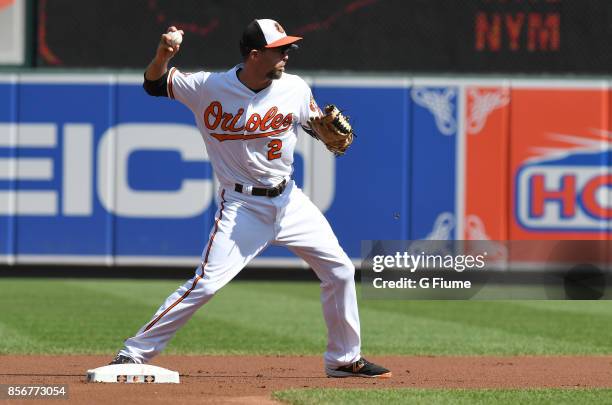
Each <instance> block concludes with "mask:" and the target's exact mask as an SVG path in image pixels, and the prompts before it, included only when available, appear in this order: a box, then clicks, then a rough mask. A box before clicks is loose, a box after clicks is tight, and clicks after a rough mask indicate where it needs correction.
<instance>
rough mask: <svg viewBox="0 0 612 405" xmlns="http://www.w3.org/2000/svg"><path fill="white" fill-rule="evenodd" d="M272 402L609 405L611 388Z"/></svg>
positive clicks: (307, 396)
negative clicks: (603, 404) (590, 404)
mask: <svg viewBox="0 0 612 405" xmlns="http://www.w3.org/2000/svg"><path fill="white" fill-rule="evenodd" d="M273 396H274V398H275V399H278V400H280V401H283V402H287V403H290V404H294V405H314V404H316V405H326V404H329V405H339V404H351V405H359V404H385V405H392V404H437V405H446V404H449V405H450V404H452V405H463V404H512V405H514V404H530V405H539V404H555V405H560V404H568V405H574V404H579V403H598V404H602V403H611V402H612V390H610V389H588V390H587V389H557V390H555V389H530V390H437V389H408V388H405V389H393V390H390V389H387V390H385V389H377V390H372V389H369V390H361V389H359V390H357V389H352V390H339V389H306V390H287V391H279V392H275V393H274V394H273Z"/></svg>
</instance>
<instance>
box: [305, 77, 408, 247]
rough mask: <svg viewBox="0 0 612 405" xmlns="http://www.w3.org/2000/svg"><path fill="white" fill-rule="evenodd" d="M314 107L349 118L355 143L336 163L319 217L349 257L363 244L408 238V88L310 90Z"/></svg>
mask: <svg viewBox="0 0 612 405" xmlns="http://www.w3.org/2000/svg"><path fill="white" fill-rule="evenodd" d="M313 91H314V95H315V98H316V99H317V101H318V103H319V106H320V107H321V108H322V107H323V106H324V105H325V104H328V103H334V104H337V105H339V106H342V109H343V110H344V113H345V114H347V115H348V116H349V117H351V118H352V122H353V124H354V129H355V133H356V134H357V138H356V139H355V141H354V142H353V145H352V146H351V148H350V149H349V151H348V152H347V153H346V155H344V156H342V157H339V158H337V159H336V172H335V181H336V187H335V194H334V200H333V204H332V205H331V206H330V207H329V209H328V210H327V211H325V215H326V216H327V218H328V220H329V221H330V223H331V225H332V227H333V229H334V230H335V231H336V235H337V236H338V240H339V241H340V243H341V245H342V246H343V247H344V249H345V251H346V252H347V253H348V255H349V256H351V257H359V255H360V249H361V241H362V240H364V239H383V238H384V239H409V238H410V230H409V205H410V197H411V196H410V187H409V185H410V184H409V181H410V177H409V176H410V172H409V167H408V165H409V162H410V159H409V157H410V155H411V150H410V144H409V142H408V134H409V128H410V122H409V115H408V112H409V111H410V109H411V106H410V104H411V102H410V99H409V89H408V88H407V87H405V86H402V84H401V83H400V82H399V81H398V84H397V85H396V86H394V87H390V86H384V87H382V86H375V85H373V86H370V87H364V86H360V85H358V84H355V85H353V86H350V87H349V86H316V83H315V87H314V90H313Z"/></svg>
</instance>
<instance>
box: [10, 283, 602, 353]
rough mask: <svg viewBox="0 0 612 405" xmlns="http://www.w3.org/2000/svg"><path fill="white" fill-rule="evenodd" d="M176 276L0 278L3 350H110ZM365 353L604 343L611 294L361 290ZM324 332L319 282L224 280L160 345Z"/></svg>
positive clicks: (220, 348) (596, 349) (210, 345)
mask: <svg viewBox="0 0 612 405" xmlns="http://www.w3.org/2000/svg"><path fill="white" fill-rule="evenodd" d="M180 284H181V283H180V282H178V281H159V280H154V281H152V280H138V281H134V280H71V279H16V278H0V308H2V311H1V312H0V354H8V353H23V354H25V353H33V354H38V353H40V354H57V353H83V354H112V353H114V352H115V351H116V350H117V349H118V348H119V347H120V346H121V343H122V341H123V340H124V339H125V338H127V337H129V336H130V335H132V334H133V333H135V332H136V331H137V330H138V329H139V328H140V327H141V326H142V325H143V324H144V323H145V322H147V321H148V320H150V319H151V317H152V315H153V313H154V312H155V311H156V310H157V308H158V306H159V305H160V304H161V303H162V302H163V300H164V299H165V298H166V297H167V296H168V295H169V294H170V293H172V292H173V291H174V290H175V289H176V288H177V287H178V286H179V285H180ZM359 308H360V314H361V324H362V336H363V347H364V352H365V353H366V354H368V355H384V354H404V355H517V354H523V355H527V354H530V355H570V354H586V355H588V354H590V355H596V354H610V353H612V339H610V338H609V337H610V336H611V335H612V322H610V321H611V320H612V302H611V301H489V302H486V301H399V300H393V301H382V300H360V305H359ZM325 345H326V332H325V325H324V322H323V317H322V314H321V305H320V302H319V287H318V284H316V283H289V282H233V283H230V285H229V286H227V287H225V288H224V289H223V290H222V291H221V292H220V293H219V294H218V295H217V296H216V297H215V298H214V299H213V300H212V301H211V302H210V303H208V304H207V305H205V306H204V307H203V308H201V309H200V310H199V311H198V312H197V313H196V315H195V316H194V318H193V319H191V320H190V321H189V322H188V324H187V325H186V326H185V327H184V328H182V329H181V330H180V331H179V333H178V334H177V336H176V337H175V338H174V339H173V340H172V341H171V343H170V344H169V346H168V348H167V349H166V351H165V353H167V354H173V353H174V354H313V355H320V354H321V353H322V352H323V351H324V350H325Z"/></svg>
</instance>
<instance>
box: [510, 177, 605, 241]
mask: <svg viewBox="0 0 612 405" xmlns="http://www.w3.org/2000/svg"><path fill="white" fill-rule="evenodd" d="M517 186H518V188H517V194H518V195H517V208H518V217H519V221H520V222H521V224H523V225H525V226H527V227H533V228H551V229H558V230H593V231H598V230H599V231H601V230H605V229H606V226H607V225H606V223H608V222H610V221H612V174H611V173H610V172H609V170H607V169H606V168H605V167H602V166H599V167H598V166H544V165H543V166H539V167H538V166H533V167H528V168H526V169H524V170H522V171H521V172H520V174H519V177H518V179H517Z"/></svg>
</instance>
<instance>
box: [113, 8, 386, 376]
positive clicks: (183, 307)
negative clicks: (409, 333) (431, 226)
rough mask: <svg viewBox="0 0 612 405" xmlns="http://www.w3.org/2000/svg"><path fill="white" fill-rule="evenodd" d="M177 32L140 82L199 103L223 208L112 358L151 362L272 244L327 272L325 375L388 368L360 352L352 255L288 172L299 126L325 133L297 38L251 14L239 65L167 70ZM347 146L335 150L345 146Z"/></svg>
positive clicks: (194, 106)
mask: <svg viewBox="0 0 612 405" xmlns="http://www.w3.org/2000/svg"><path fill="white" fill-rule="evenodd" d="M177 31H178V30H177V28H176V27H170V28H169V29H168V32H167V33H166V34H163V35H162V36H161V41H160V43H159V46H158V48H157V52H156V55H155V58H154V59H153V61H152V62H151V63H150V64H149V66H148V67H147V69H146V71H145V82H144V88H145V90H146V92H147V93H148V94H150V95H152V96H164V97H170V98H171V99H175V100H178V101H180V102H181V103H183V104H184V105H185V106H187V107H188V108H189V109H190V110H191V111H192V112H193V114H194V116H195V120H196V123H197V127H198V129H199V130H200V133H201V135H202V137H203V138H204V143H205V144H206V148H207V150H208V156H209V157H210V161H211V164H212V166H213V169H214V171H215V173H216V175H217V177H218V179H219V182H220V188H219V195H218V210H217V212H216V215H215V222H214V225H213V227H212V230H211V232H210V236H209V238H208V241H207V243H206V245H205V246H204V250H203V252H202V260H201V263H200V265H199V266H198V267H197V268H196V271H195V274H194V277H193V278H192V279H190V280H189V281H187V282H186V283H185V284H184V285H183V286H181V287H180V288H179V289H178V290H177V291H176V292H174V293H173V294H172V295H170V296H169V297H168V298H167V299H166V301H165V302H164V303H163V305H162V306H161V307H160V308H159V309H158V311H157V313H156V314H155V315H154V316H153V318H152V319H151V320H150V321H149V322H148V323H147V324H146V325H144V326H143V327H142V328H141V329H140V330H139V331H138V332H137V333H136V335H135V336H134V337H131V338H129V339H127V340H126V341H125V347H124V348H123V349H122V350H120V351H119V353H118V354H117V357H116V358H115V359H114V360H113V362H112V363H111V364H124V363H147V362H148V361H150V360H151V359H152V358H153V356H155V355H156V354H158V353H159V352H161V351H162V350H163V349H164V347H165V346H166V345H167V344H168V341H169V340H170V339H171V338H172V336H173V335H174V334H175V333H176V331H177V330H178V329H179V328H180V327H181V326H183V325H184V324H185V323H186V322H187V320H188V319H189V318H190V317H191V316H192V315H193V314H194V313H195V311H196V310H197V309H198V308H200V307H201V306H202V305H204V304H205V303H207V302H208V301H209V300H210V299H211V298H212V297H213V296H214V295H215V293H216V292H217V291H218V290H219V289H220V288H221V287H223V286H224V285H226V284H227V283H228V282H229V281H230V280H231V279H232V278H234V277H235V276H236V275H237V274H238V272H240V270H242V268H244V267H245V266H246V265H247V264H248V263H249V261H250V260H251V259H253V258H254V257H255V256H257V254H258V253H259V252H261V251H262V250H263V249H265V248H266V246H268V245H270V244H273V245H280V246H286V247H287V248H289V249H290V250H291V251H292V252H294V253H295V254H296V255H298V256H300V257H301V258H302V259H304V260H305V261H306V262H307V263H308V264H309V265H310V267H312V269H313V270H314V271H315V273H316V274H317V276H318V277H319V279H320V280H321V302H322V305H323V315H324V317H325V322H326V324H327V330H328V344H327V350H326V352H325V356H324V361H325V371H326V374H327V375H328V376H330V377H350V376H358V377H390V376H391V372H390V371H389V370H387V369H386V368H383V367H380V366H378V365H376V364H373V363H371V362H369V361H367V360H366V359H364V358H363V357H362V356H361V339H360V330H359V314H358V310H357V298H356V294H355V282H354V273H355V269H354V267H353V264H352V263H351V261H350V259H349V258H348V256H347V255H346V253H345V252H344V251H343V250H342V248H341V247H340V245H339V244H338V240H337V239H336V236H335V235H334V233H333V231H332V229H331V227H330V225H329V223H328V222H327V220H326V219H325V217H324V216H323V215H322V214H321V212H320V211H319V209H318V208H317V207H316V206H315V205H314V204H313V203H312V202H311V201H310V199H309V198H308V197H307V196H306V195H304V194H303V193H302V190H300V189H299V188H298V187H297V186H296V184H295V182H294V181H293V180H292V178H291V174H292V172H293V152H294V148H295V144H296V141H297V130H298V125H301V126H302V127H304V128H305V129H307V130H308V131H310V132H311V133H312V134H313V135H314V136H315V137H320V139H323V138H322V137H323V135H322V134H321V133H319V132H322V131H321V130H319V132H317V128H319V127H320V126H317V125H312V123H313V122H315V123H316V122H320V120H321V119H322V118H321V117H322V116H324V115H326V114H323V113H322V112H321V110H320V109H319V107H318V106H317V104H316V103H315V101H314V98H313V96H312V93H311V90H310V88H309V86H308V85H307V84H306V83H305V82H304V80H302V79H301V78H300V77H298V76H295V75H291V74H288V73H285V67H286V65H287V60H288V59H289V57H288V52H289V50H291V49H293V48H297V45H296V44H295V42H297V41H299V40H300V39H301V38H300V37H294V36H288V35H287V34H286V33H285V31H284V30H283V28H282V27H281V25H280V24H279V23H278V22H276V21H273V20H269V19H259V20H254V21H252V22H251V23H250V24H249V25H248V26H247V27H246V29H245V30H244V32H243V35H242V40H241V41H240V51H241V53H242V56H243V62H242V63H241V64H239V65H237V66H235V67H233V68H231V69H230V70H228V71H227V72H222V73H210V72H198V73H183V72H181V71H179V70H178V69H176V68H174V67H173V68H171V69H170V70H168V62H169V61H170V59H171V58H172V57H173V56H174V55H176V53H177V52H178V51H179V48H180V45H178V44H177V43H176V42H172V38H173V37H174V36H177V35H178V34H175V32H177ZM178 32H179V33H180V34H182V31H178ZM336 121H338V120H336ZM169 136H171V135H169ZM349 144H350V142H349ZM346 147H348V145H345V147H344V148H340V150H335V149H332V150H333V151H334V152H336V153H337V154H341V153H343V152H344V150H345V149H346ZM328 148H330V146H329V145H328ZM330 149H331V148H330Z"/></svg>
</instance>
